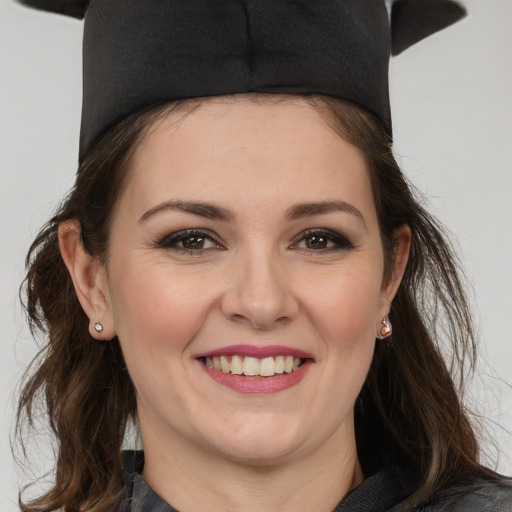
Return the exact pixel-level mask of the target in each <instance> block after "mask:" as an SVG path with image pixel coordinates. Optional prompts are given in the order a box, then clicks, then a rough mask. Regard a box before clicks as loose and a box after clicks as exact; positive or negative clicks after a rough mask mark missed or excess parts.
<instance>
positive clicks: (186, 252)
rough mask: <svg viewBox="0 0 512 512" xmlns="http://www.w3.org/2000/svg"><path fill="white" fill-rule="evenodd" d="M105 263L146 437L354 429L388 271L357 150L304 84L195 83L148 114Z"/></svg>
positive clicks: (332, 434)
mask: <svg viewBox="0 0 512 512" xmlns="http://www.w3.org/2000/svg"><path fill="white" fill-rule="evenodd" d="M106 276H107V277H106V281H107V289H106V293H105V295H106V297H107V302H108V307H109V313H108V315H107V316H108V318H107V320H106V322H107V323H108V322H112V324H113V326H114V328H115V332H116V333H117V335H118V337H119V340H120V343H121V346H122V350H123V353H124V356H125V359H126V363H127V366H128V369H129V372H130V375H131V377H132V379H133V382H134V385H135V387H136V390H137V399H138V411H139V417H140V423H141V428H142V435H143V440H144V443H145V445H148V446H150V445H151V446H153V450H155V448H154V446H155V443H156V444H157V445H158V443H160V444H161V445H162V446H188V447H193V448H194V449H198V450H200V451H202V452H204V453H206V452H209V453H214V454H217V455H218V454H222V455H223V456H225V457H228V458H229V459H235V460H242V461H245V462H253V463H269V462H272V461H285V460H289V459H290V458H293V457H298V456H301V455H304V454H307V453H312V452H313V451H315V450H319V449H321V448H325V447H328V446H331V445H332V446H334V445H336V446H340V443H345V444H346V443H349V444H351V443H352V444H353V439H354V434H353V414H352V410H353V406H354V402H355V400H356V397H357V395H358V393H359V391H360V389H361V386H362V385H363V382H364V380H365V377H366V374H367V372H368V369H369V366H370V362H371V359H372V354H373V349H374V344H375V337H376V331H377V329H378V328H379V327H380V325H381V320H382V318H383V316H384V315H385V314H387V313H388V311H389V304H390V300H391V298H392V294H393V292H394V290H395V288H396V283H393V282H388V283H384V282H383V253H382V248H381V243H380V237H379V230H378V223H377V217H376V212H375V206H374V203H373V198H372V192H371V185H370V180H369V176H368V170H367V163H366V160H365V157H364V156H363V154H362V153H361V152H360V151H359V150H358V149H356V148H355V147H354V146H352V145H350V144H349V143H347V142H345V141H344V140H343V139H341V138H340V137H339V136H338V135H337V134H336V133H334V131H332V129H331V128H329V127H328V126H327V124H326V123H325V122H324V121H323V120H322V118H321V117H320V115H319V114H318V113H317V111H316V110H315V109H314V108H313V107H311V106H309V105H308V104H307V103H306V102H304V101H302V100H296V101H294V102H292V101H282V102H277V103H272V104H271V103H263V104H256V103H254V102H252V101H248V100H245V101H232V102H221V101H218V100H217V101H210V102H207V103H205V104H203V105H202V106H201V107H200V108H198V109H197V110H195V111H194V112H193V113H190V114H188V115H186V116H181V117H179V116H178V115H177V114H172V115H171V116H170V117H169V118H167V119H166V120H165V121H164V122H162V123H159V124H157V125H156V126H155V127H154V128H153V129H152V130H151V132H150V133H149V134H148V135H147V137H146V138H145V140H144V141H143V143H142V144H141V146H140V147H139V149H138V150H137V152H136V154H135V156H134V158H133V161H132V163H131V168H130V174H129V177H128V180H127V184H126V189H125V190H124V192H123V194H122V196H121V198H120V200H119V202H118V204H117V206H116V209H115V211H114V217H113V224H112V235H111V245H110V250H109V258H108V263H107V267H106ZM104 320H105V319H104ZM294 364H295V368H296V369H293V365H294ZM298 365H299V367H298V368H297V366H298ZM212 366H213V368H212ZM244 372H245V373H247V374H248V375H245V374H244ZM240 373H242V374H241V375H240ZM176 443H177V444H176ZM352 444H351V446H352Z"/></svg>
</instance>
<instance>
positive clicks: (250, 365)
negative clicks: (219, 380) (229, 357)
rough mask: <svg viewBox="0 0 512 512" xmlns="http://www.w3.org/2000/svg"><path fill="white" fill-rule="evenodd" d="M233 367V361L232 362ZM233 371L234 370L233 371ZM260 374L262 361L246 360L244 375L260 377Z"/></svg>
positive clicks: (252, 358)
mask: <svg viewBox="0 0 512 512" xmlns="http://www.w3.org/2000/svg"><path fill="white" fill-rule="evenodd" d="M231 367H233V361H231ZM231 371H233V370H231ZM259 374H260V361H259V359H256V358H255V357H245V358H244V375H259Z"/></svg>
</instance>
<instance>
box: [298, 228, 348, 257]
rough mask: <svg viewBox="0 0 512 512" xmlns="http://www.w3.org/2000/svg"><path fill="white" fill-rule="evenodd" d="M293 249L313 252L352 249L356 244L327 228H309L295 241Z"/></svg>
mask: <svg viewBox="0 0 512 512" xmlns="http://www.w3.org/2000/svg"><path fill="white" fill-rule="evenodd" d="M290 248H291V249H303V250H308V251H311V252H318V253H322V252H328V251H337V250H350V249H353V248H354V246H353V245H352V244H351V243H350V242H349V241H348V240H347V239H346V238H345V237H344V236H342V235H340V234H339V233H336V232H335V231H331V230H326V229H315V230H309V231H307V232H305V233H302V235H301V236H300V238H299V239H298V240H297V241H296V242H294V243H293V244H292V245H291V246H290Z"/></svg>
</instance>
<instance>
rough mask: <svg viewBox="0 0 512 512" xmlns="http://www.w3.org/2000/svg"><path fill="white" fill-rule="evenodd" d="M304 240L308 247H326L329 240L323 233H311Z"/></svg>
mask: <svg viewBox="0 0 512 512" xmlns="http://www.w3.org/2000/svg"><path fill="white" fill-rule="evenodd" d="M304 242H305V243H306V247H307V248H308V249H326V248H327V245H328V243H329V240H328V239H327V238H326V237H325V236H322V235H310V236H307V237H306V238H304Z"/></svg>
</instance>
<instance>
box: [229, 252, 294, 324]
mask: <svg viewBox="0 0 512 512" xmlns="http://www.w3.org/2000/svg"><path fill="white" fill-rule="evenodd" d="M235 260H236V261H234V262H233V265H232V266H231V268H230V269H229V278H228V281H229V287H228V289H227V290H226V292H225V294H224V296H223V300H222V312H223V315H224V316H225V317H226V318H227V319H229V320H231V321H234V322H237V323H242V324H246V325H248V326H250V327H251V328H253V329H258V330H269V329H272V328H274V327H276V326H278V325H284V324H287V323H289V322H290V321H291V320H293V318H295V316H296V315H297V312H298V302H297V300H296V297H295V295H294V293H293V292H292V289H293V286H292V285H293V282H292V280H293V277H292V275H291V272H290V271H289V269H286V268H285V267H286V265H285V263H283V262H282V261H281V260H280V257H279V256H278V255H276V254H275V253H273V252H272V251H270V250H269V251H267V252H264V251H261V250H260V251H252V252H250V251H246V252H244V253H243V254H239V255H238V257H236V258H235Z"/></svg>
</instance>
